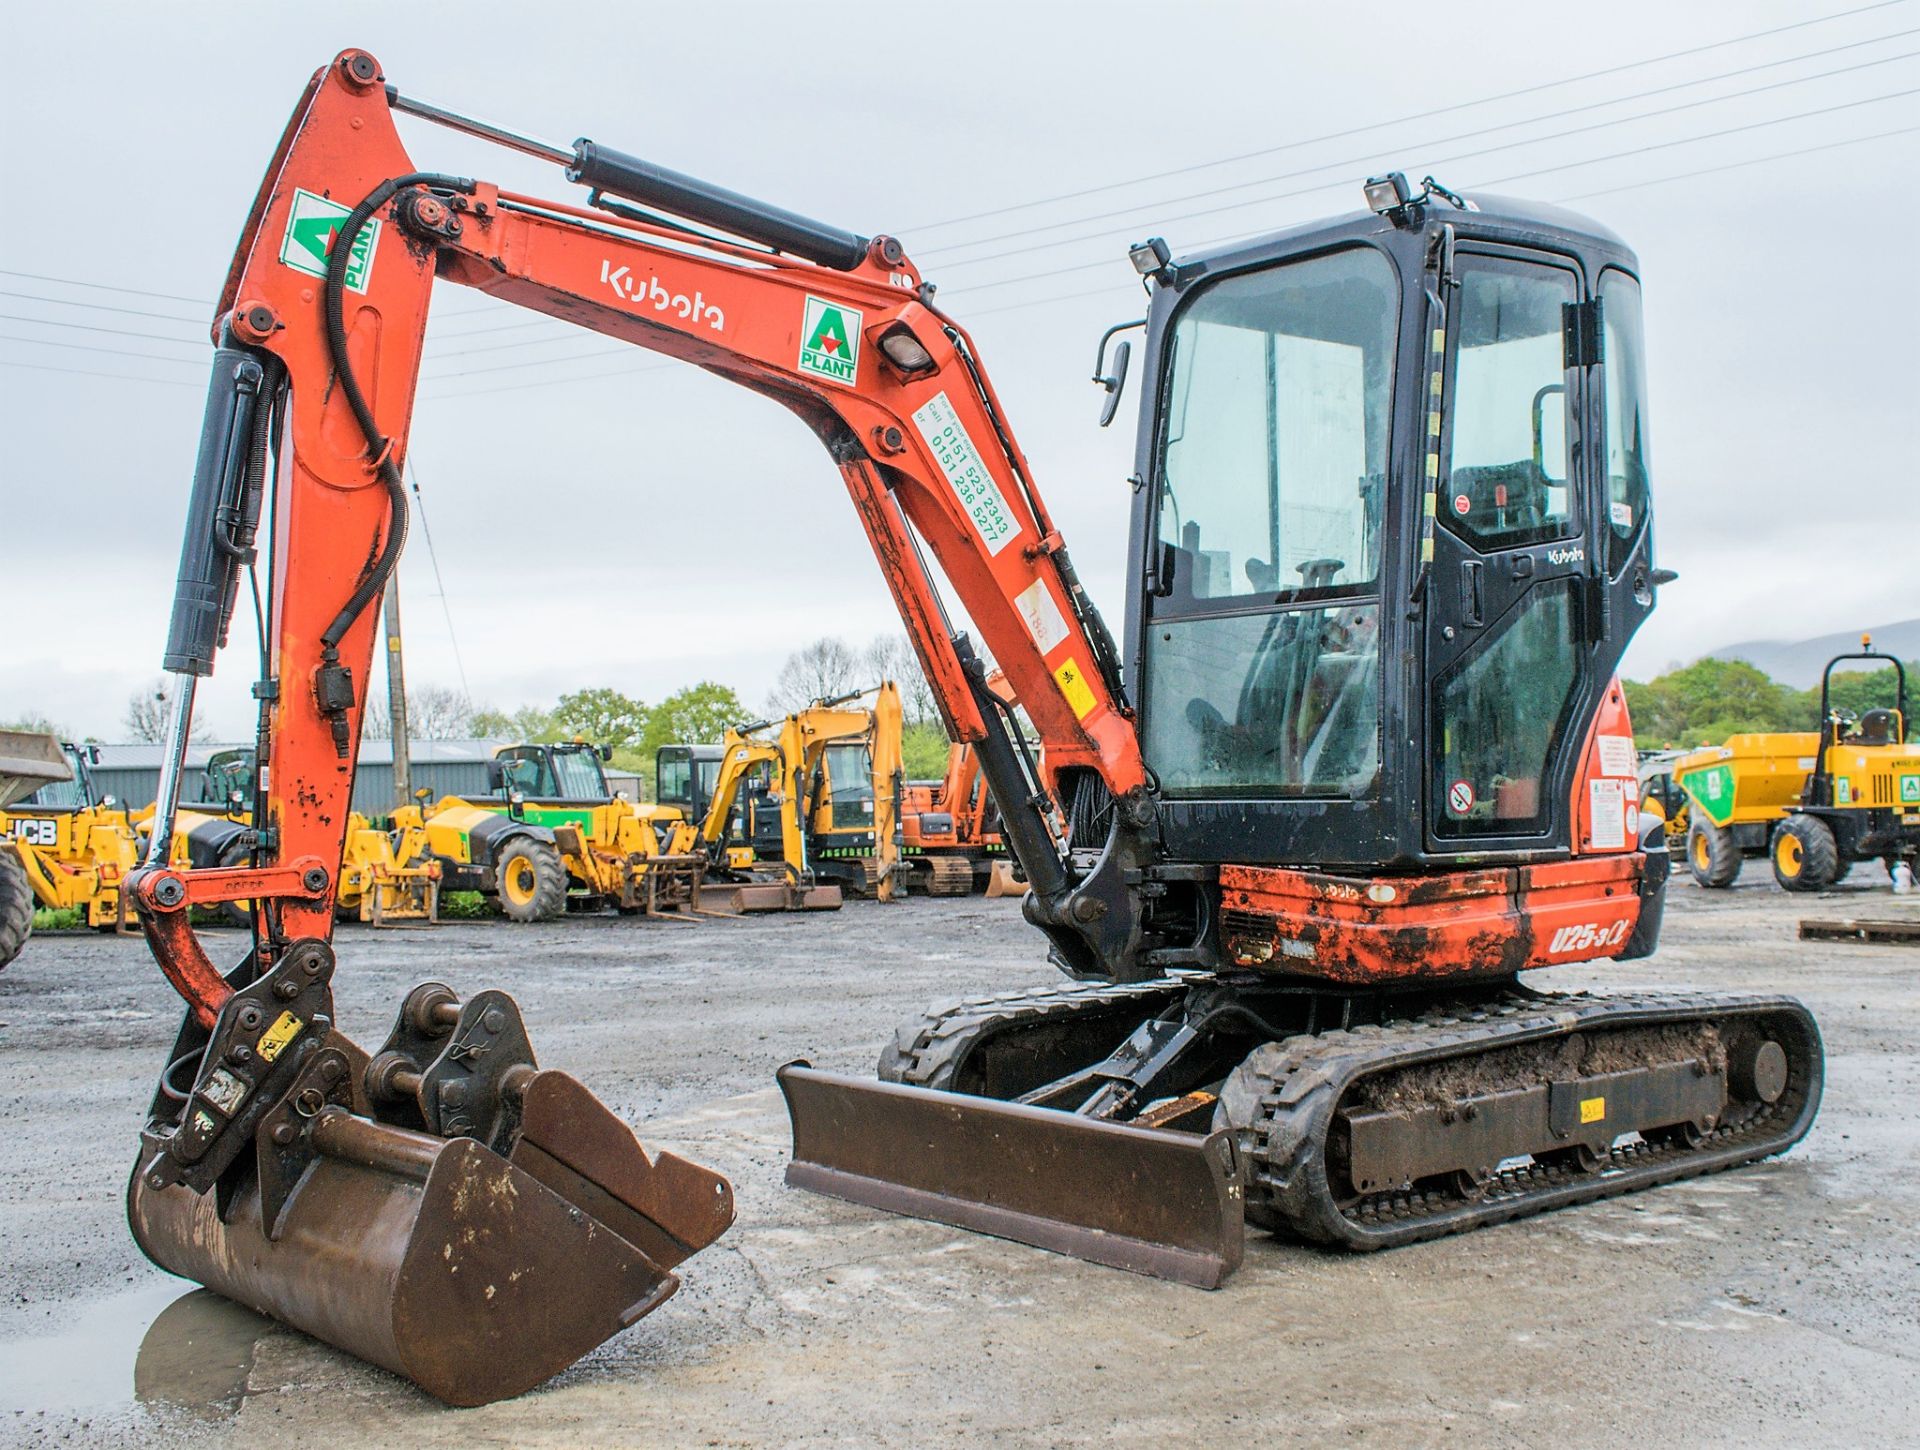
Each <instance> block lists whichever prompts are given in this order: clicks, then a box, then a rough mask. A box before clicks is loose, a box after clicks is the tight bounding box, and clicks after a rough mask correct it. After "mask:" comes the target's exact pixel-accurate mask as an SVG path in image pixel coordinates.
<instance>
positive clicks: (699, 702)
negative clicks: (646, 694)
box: [640, 680, 749, 756]
mask: <svg viewBox="0 0 1920 1450" xmlns="http://www.w3.org/2000/svg"><path fill="white" fill-rule="evenodd" d="M748 718H749V715H748V711H747V707H746V706H745V705H743V704H741V703H740V697H739V696H738V695H736V694H734V692H733V691H732V690H730V689H728V688H727V686H725V685H721V684H716V683H714V682H713V681H712V680H702V681H700V683H699V684H697V685H688V686H687V687H686V688H685V689H681V690H675V691H674V692H673V693H672V694H671V695H669V696H667V698H666V699H664V700H662V701H661V702H660V703H659V704H658V705H655V706H654V707H653V709H652V710H651V711H649V712H648V714H647V728H646V730H645V731H644V732H643V733H642V735H641V737H640V751H641V753H642V754H643V755H647V756H652V755H653V754H654V753H655V752H657V751H658V750H659V749H660V747H661V746H662V745H673V744H677V743H681V742H685V743H687V744H696V745H697V744H709V743H712V744H717V743H718V742H719V740H720V737H721V736H722V735H723V734H725V733H726V729H727V727H728V726H729V725H738V724H741V723H742V722H744V721H745V720H747V719H748Z"/></svg>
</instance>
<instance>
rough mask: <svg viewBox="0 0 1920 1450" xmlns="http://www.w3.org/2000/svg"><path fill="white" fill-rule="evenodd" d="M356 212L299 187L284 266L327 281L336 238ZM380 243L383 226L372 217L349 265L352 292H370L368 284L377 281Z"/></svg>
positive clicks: (361, 232) (355, 244) (282, 257)
mask: <svg viewBox="0 0 1920 1450" xmlns="http://www.w3.org/2000/svg"><path fill="white" fill-rule="evenodd" d="M352 210H353V208H352V207H347V206H342V205H340V203H339V202H337V201H328V200H327V199H326V198H325V197H324V196H316V195H315V194H314V193H313V192H311V191H301V190H300V189H299V188H297V187H296V188H295V189H294V193H293V210H292V211H290V212H289V213H288V214H287V234H286V235H285V236H284V237H282V238H281V239H280V260H281V262H282V263H284V264H285V265H287V266H289V267H291V268H293V270H294V271H296V272H305V273H306V274H307V275H308V276H309V277H325V276H326V275H327V260H328V258H329V257H330V256H331V255H332V253H333V241H334V238H335V237H337V236H339V235H340V223H341V222H343V221H345V220H346V219H347V215H348V214H349V213H350V212H351V211H352ZM379 241H380V222H379V220H378V219H377V218H373V217H369V218H368V219H367V221H366V222H365V223H364V224H363V225H362V226H361V228H360V230H359V232H358V233H357V234H356V235H355V236H354V239H353V255H352V257H351V258H349V259H348V262H347V290H348V291H349V292H360V293H364V292H365V291H366V290H367V283H368V282H369V281H370V280H371V279H372V277H373V249H374V247H375V246H377V245H378V244H379Z"/></svg>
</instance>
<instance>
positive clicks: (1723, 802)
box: [1673, 641, 1920, 891]
mask: <svg viewBox="0 0 1920 1450" xmlns="http://www.w3.org/2000/svg"><path fill="white" fill-rule="evenodd" d="M1848 660H1869V661H1871V662H1872V663H1874V664H1876V665H1889V664H1890V665H1891V666H1892V667H1893V671H1894V679H1895V703H1894V705H1893V707H1892V708H1890V709H1872V710H1867V711H1865V712H1863V713H1862V714H1861V715H1860V716H1859V717H1858V718H1857V719H1856V718H1854V717H1853V716H1852V715H1850V714H1848V713H1847V712H1845V711H1841V710H1836V709H1834V708H1832V689H1831V687H1832V681H1833V670H1834V666H1835V665H1838V664H1841V663H1843V662H1844V661H1848ZM1907 704H1908V698H1907V675H1906V670H1905V668H1904V667H1903V666H1902V665H1901V664H1900V662H1899V661H1898V660H1896V659H1893V658H1892V657H1891V656H1889V655H1884V654H1880V653H1878V652H1877V651H1875V650H1874V649H1873V648H1872V644H1871V641H1862V652H1861V653H1858V654H1845V655H1836V656H1835V657H1834V658H1833V659H1831V660H1829V661H1828V662H1827V668H1826V670H1825V672H1824V673H1823V674H1822V675H1821V679H1820V729H1819V730H1818V731H1817V732H1815V731H1805V732H1786V733H1779V734H1766V735H1735V736H1733V737H1732V738H1731V739H1729V740H1728V741H1727V743H1726V744H1725V745H1717V746H1709V747H1707V748H1705V749H1702V750H1696V751H1693V752H1691V753H1690V754H1688V755H1685V756H1682V757H1681V758H1680V759H1678V760H1676V761H1674V762H1673V781H1674V784H1675V785H1676V786H1678V787H1679V788H1680V789H1681V790H1682V791H1684V792H1685V795H1686V805H1685V810H1686V815H1687V836H1686V840H1687V867H1688V869H1689V870H1690V871H1691V872H1692V873H1693V879H1694V880H1695V881H1697V882H1699V883H1700V885H1702V886H1710V887H1712V886H1727V885H1730V884H1731V883H1732V882H1733V880H1734V878H1735V877H1736V876H1738V875H1739V874H1740V866H1741V862H1742V861H1743V860H1744V859H1745V858H1746V857H1748V856H1759V855H1762V854H1764V855H1766V856H1767V858H1768V859H1769V861H1770V862H1771V863H1772V866H1773V878H1774V880H1775V881H1777V882H1778V883H1779V884H1780V885H1781V886H1782V887H1783V888H1785V889H1786V890H1788V891H1824V890H1825V889H1826V888H1827V887H1829V886H1831V885H1833V883H1834V882H1836V881H1838V880H1840V879H1841V878H1842V877H1844V876H1845V875H1846V874H1847V872H1848V871H1850V870H1851V869H1852V868H1853V866H1854V865H1855V863H1857V862H1860V861H1870V860H1874V859H1876V858H1878V859H1880V860H1883V861H1885V862H1886V864H1887V868H1888V870H1889V871H1891V870H1892V869H1893V867H1894V866H1895V864H1896V863H1897V862H1899V861H1901V860H1905V861H1906V862H1907V863H1908V864H1909V866H1911V865H1912V864H1913V863H1914V862H1915V859H1916V857H1920V744H1915V743H1911V742H1910V741H1909V735H1910V733H1911V732H1910V726H1909V721H1910V720H1911V719H1912V716H1911V715H1910V714H1909V713H1908V709H1907Z"/></svg>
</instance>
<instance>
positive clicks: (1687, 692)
mask: <svg viewBox="0 0 1920 1450" xmlns="http://www.w3.org/2000/svg"><path fill="white" fill-rule="evenodd" d="M1626 691H1627V708H1628V710H1629V711H1630V712H1631V713H1632V715H1633V729H1634V735H1635V736H1636V737H1637V739H1638V741H1639V743H1640V744H1641V745H1642V746H1643V747H1645V748H1648V749H1653V748H1658V747H1663V746H1685V745H1702V744H1709V743H1717V742H1719V741H1722V740H1725V739H1726V738H1727V736H1729V735H1738V734H1742V733H1745V732H1749V731H1774V730H1811V729H1812V728H1813V726H1814V720H1813V716H1814V714H1815V713H1816V711H1815V710H1814V709H1813V708H1812V707H1810V706H1809V705H1808V703H1807V699H1806V697H1805V696H1804V695H1803V694H1802V693H1801V692H1800V691H1798V690H1794V689H1790V688H1788V687H1787V686H1785V685H1781V684H1776V683H1775V682H1774V681H1773V680H1772V679H1770V678H1768V676H1767V675H1766V673H1765V672H1764V671H1762V670H1759V669H1756V668H1755V667H1754V666H1752V665H1750V664H1748V663H1747V662H1746V661H1744V660H1716V659H1704V660H1696V661H1695V662H1694V663H1692V664H1690V665H1688V666H1687V667H1686V668H1685V669H1680V670H1669V671H1668V672H1667V673H1666V674H1664V675H1661V676H1659V677H1658V678H1657V679H1654V680H1652V681H1649V682H1648V683H1646V684H1641V683H1640V682H1638V681H1636V680H1628V681H1627V682H1626Z"/></svg>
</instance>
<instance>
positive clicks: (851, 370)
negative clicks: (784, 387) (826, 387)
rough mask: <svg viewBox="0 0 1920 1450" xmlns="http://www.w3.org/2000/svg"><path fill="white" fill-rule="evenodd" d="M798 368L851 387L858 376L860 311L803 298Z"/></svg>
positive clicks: (832, 303)
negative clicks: (804, 307) (805, 306)
mask: <svg viewBox="0 0 1920 1450" xmlns="http://www.w3.org/2000/svg"><path fill="white" fill-rule="evenodd" d="M800 371H801V372H803V373H812V374H814V375H815V376H816V377H822V378H828V379H830V380H832V381H833V382H836V383H844V384H846V386H848V387H852V386H853V385H854V384H855V383H856V382H858V381H859V379H860V314H859V313H858V312H856V311H855V310H854V309H853V308H851V307H842V306H841V305H840V304H839V303H837V302H824V301H822V300H821V299H820V298H818V297H809V298H807V309H806V312H805V314H804V315H803V316H802V317H801V319H800Z"/></svg>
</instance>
